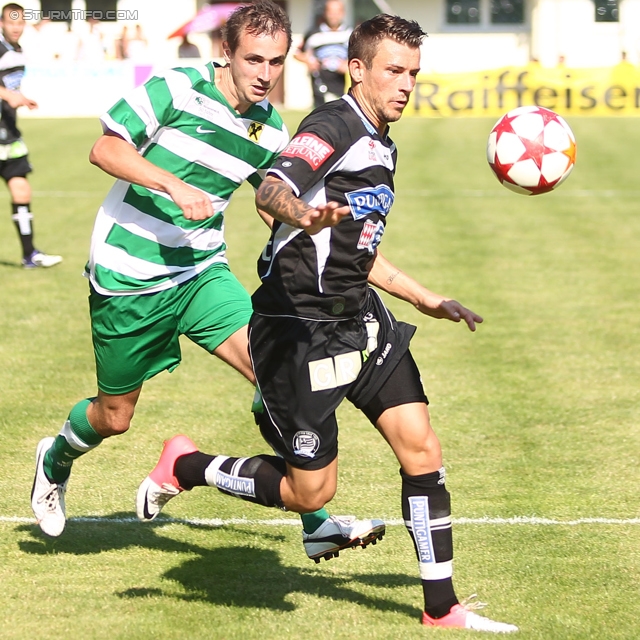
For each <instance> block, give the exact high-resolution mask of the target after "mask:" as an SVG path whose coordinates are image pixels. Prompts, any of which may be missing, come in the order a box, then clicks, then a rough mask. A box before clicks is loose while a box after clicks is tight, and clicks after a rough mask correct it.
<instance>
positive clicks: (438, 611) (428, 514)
mask: <svg viewBox="0 0 640 640" xmlns="http://www.w3.org/2000/svg"><path fill="white" fill-rule="evenodd" d="M376 427H377V428H378V430H379V431H380V433H381V434H382V435H383V437H384V438H385V439H386V440H387V442H388V443H389V445H390V446H391V448H392V449H393V452H394V453H395V455H396V457H397V458H398V461H399V462H400V467H401V469H400V475H401V477H402V517H403V519H404V521H405V523H406V524H407V529H408V531H409V534H410V535H411V537H412V539H413V541H414V544H415V548H416V551H417V553H418V565H419V568H420V578H421V580H422V588H423V592H424V613H423V618H422V622H423V624H424V625H427V626H436V627H457V628H466V629H476V630H481V631H490V632H494V633H510V632H512V631H517V630H518V628H517V627H516V626H514V625H510V624H505V623H502V622H495V621H493V620H490V619H489V618H485V617H482V616H479V615H478V614H476V613H474V612H473V611H470V610H469V609H467V608H465V607H463V606H462V605H460V603H459V602H458V599H457V597H456V594H455V591H454V589H453V581H452V575H453V538H452V532H451V500H450V496H449V492H448V491H447V489H446V487H445V470H444V467H443V466H442V451H441V448H440V442H439V440H438V438H437V436H436V434H435V432H434V431H433V429H432V428H431V423H430V420H429V410H428V408H427V405H426V404H425V403H422V402H416V403H411V404H403V405H399V406H396V407H392V408H390V409H387V410H386V411H384V412H383V413H382V415H380V417H379V418H378V421H377V423H376Z"/></svg>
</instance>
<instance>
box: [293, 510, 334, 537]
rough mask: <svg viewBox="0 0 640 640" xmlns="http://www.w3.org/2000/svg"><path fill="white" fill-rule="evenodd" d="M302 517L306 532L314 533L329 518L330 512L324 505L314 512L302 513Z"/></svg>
mask: <svg viewBox="0 0 640 640" xmlns="http://www.w3.org/2000/svg"><path fill="white" fill-rule="evenodd" d="M300 518H301V519H302V528H303V529H304V531H305V533H314V532H316V531H317V530H318V529H319V528H320V525H322V524H323V523H324V522H326V521H327V520H328V519H329V512H328V511H327V510H326V509H325V508H324V507H322V509H318V510H317V511H314V512H312V513H301V514H300Z"/></svg>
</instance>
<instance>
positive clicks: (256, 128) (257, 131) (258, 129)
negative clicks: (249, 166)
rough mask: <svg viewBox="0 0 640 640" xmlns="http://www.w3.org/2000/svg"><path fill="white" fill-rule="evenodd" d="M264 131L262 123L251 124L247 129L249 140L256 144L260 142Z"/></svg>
mask: <svg viewBox="0 0 640 640" xmlns="http://www.w3.org/2000/svg"><path fill="white" fill-rule="evenodd" d="M263 131H264V125H263V124H262V122H252V123H251V124H250V125H249V128H248V129H247V134H248V135H249V140H253V141H254V142H258V141H259V140H260V136H261V135H262V132H263Z"/></svg>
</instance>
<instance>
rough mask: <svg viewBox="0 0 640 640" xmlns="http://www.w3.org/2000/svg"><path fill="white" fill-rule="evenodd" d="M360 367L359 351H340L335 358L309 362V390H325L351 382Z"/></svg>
mask: <svg viewBox="0 0 640 640" xmlns="http://www.w3.org/2000/svg"><path fill="white" fill-rule="evenodd" d="M361 368H362V355H361V354H360V352H359V351H349V352H348V353H341V354H340V355H338V356H336V357H335V358H323V359H322V360H314V361H313V362H310V363H309V377H310V379H311V391H326V390H327V389H335V388H336V387H342V386H343V385H345V384H351V383H352V382H353V381H354V380H355V379H356V378H357V377H358V374H359V373H360V369H361Z"/></svg>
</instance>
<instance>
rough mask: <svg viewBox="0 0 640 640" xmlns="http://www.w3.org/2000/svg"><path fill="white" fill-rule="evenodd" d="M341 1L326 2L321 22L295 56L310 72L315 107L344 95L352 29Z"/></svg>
mask: <svg viewBox="0 0 640 640" xmlns="http://www.w3.org/2000/svg"><path fill="white" fill-rule="evenodd" d="M344 14H345V11H344V4H343V3H342V0H327V2H326V3H325V5H324V14H323V17H322V21H321V22H320V24H319V25H318V27H317V28H316V29H315V30H312V31H311V32H309V33H307V34H306V35H305V37H304V39H303V41H302V44H301V45H300V47H299V48H298V51H296V53H295V54H294V57H295V59H296V60H299V61H300V62H303V63H304V64H306V65H307V68H308V69H309V75H310V77H311V87H312V91H313V106H314V108H317V107H319V106H320V105H322V104H324V103H325V102H329V101H331V100H336V99H337V98H339V97H340V96H341V95H342V94H343V93H344V91H345V78H346V74H347V68H348V65H347V45H348V43H349V36H350V35H351V31H352V29H350V28H348V27H347V25H346V24H345V23H344Z"/></svg>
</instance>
